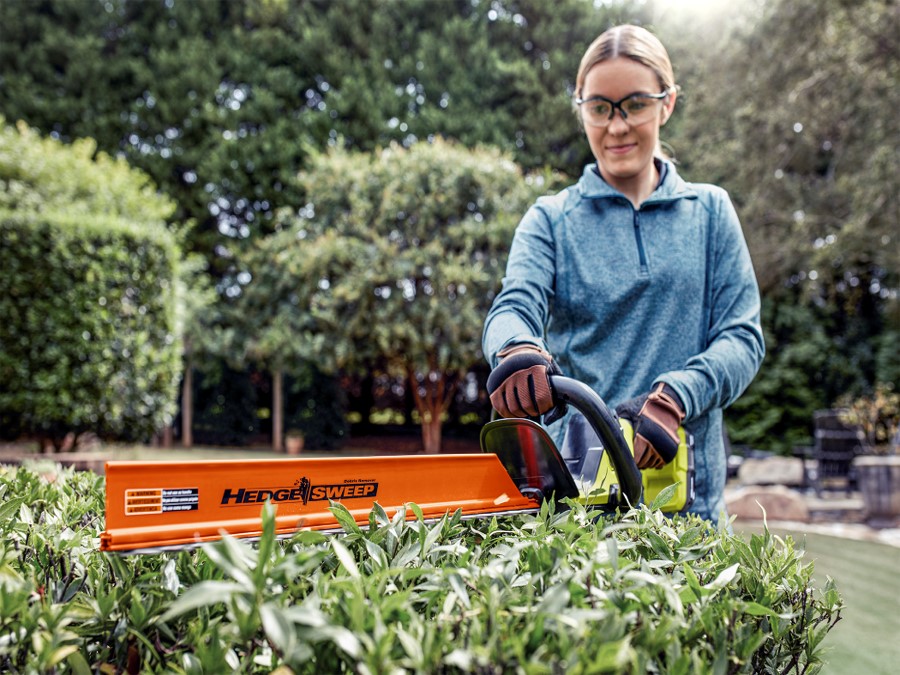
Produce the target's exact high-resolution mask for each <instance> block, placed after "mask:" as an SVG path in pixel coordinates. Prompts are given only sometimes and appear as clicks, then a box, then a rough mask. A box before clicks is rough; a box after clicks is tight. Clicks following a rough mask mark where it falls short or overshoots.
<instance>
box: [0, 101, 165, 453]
mask: <svg viewBox="0 0 900 675" xmlns="http://www.w3.org/2000/svg"><path fill="white" fill-rule="evenodd" d="M173 210H174V204H173V203H172V202H171V200H168V199H167V198H165V197H162V196H161V195H159V194H158V193H157V192H156V190H155V188H154V186H153V185H152V183H151V182H150V180H149V179H148V177H147V176H146V175H145V174H143V173H141V172H139V171H136V170H134V169H132V168H130V167H129V166H128V165H127V164H126V163H125V162H124V161H123V160H120V159H113V158H111V157H109V156H107V155H104V154H103V153H97V152H96V144H95V143H94V142H93V141H92V140H90V139H82V140H80V141H76V142H75V143H73V144H72V145H66V144H63V143H60V142H59V141H56V140H54V139H51V138H42V137H40V136H39V135H38V134H37V133H36V132H34V131H33V130H31V129H29V128H28V127H27V126H26V125H24V124H22V123H19V125H18V126H17V127H11V126H8V125H5V124H4V120H3V118H2V117H0V270H3V273H2V274H0V317H2V321H0V382H2V383H3V385H2V388H0V427H2V430H3V431H2V435H3V436H4V437H7V438H9V437H16V436H17V435H19V434H23V433H24V434H31V435H35V436H37V437H39V438H41V439H42V440H43V441H44V442H53V443H54V444H56V445H59V442H60V441H61V439H62V438H63V437H64V436H65V435H66V434H68V433H70V432H74V433H79V432H82V431H91V432H94V433H96V434H98V435H100V436H102V437H111V438H117V439H123V440H130V439H145V438H148V437H149V436H150V435H151V434H152V433H153V432H155V431H156V430H157V429H159V428H161V427H162V426H164V424H166V423H167V422H168V421H169V420H170V419H171V417H172V415H173V414H174V408H175V399H176V395H177V384H178V378H179V376H180V361H179V354H180V351H179V349H180V340H179V338H178V336H177V334H176V333H177V330H176V323H175V288H176V274H177V270H178V264H179V260H180V252H179V250H178V247H177V245H176V241H175V235H174V234H173V233H172V232H170V231H169V229H168V228H167V227H166V224H165V218H167V217H168V216H170V215H171V214H172V212H173Z"/></svg>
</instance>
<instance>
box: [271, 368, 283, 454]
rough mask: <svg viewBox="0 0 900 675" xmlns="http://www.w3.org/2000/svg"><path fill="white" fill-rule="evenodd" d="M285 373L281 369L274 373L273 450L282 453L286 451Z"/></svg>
mask: <svg viewBox="0 0 900 675" xmlns="http://www.w3.org/2000/svg"><path fill="white" fill-rule="evenodd" d="M283 410H284V372H283V371H282V370H281V369H280V368H279V369H278V370H274V371H272V449H273V450H274V451H275V452H281V451H282V450H283V449H284V442H283V440H282V439H283V438H284V421H283V418H282V411H283Z"/></svg>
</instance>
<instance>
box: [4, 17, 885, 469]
mask: <svg viewBox="0 0 900 675" xmlns="http://www.w3.org/2000/svg"><path fill="white" fill-rule="evenodd" d="M624 21H629V22H633V23H639V24H642V25H646V26H648V27H650V28H651V29H652V30H654V31H655V32H656V33H657V34H659V35H660V37H661V38H662V40H663V42H664V43H665V44H667V45H668V47H669V51H670V53H671V55H672V58H673V62H674V65H675V69H676V78H677V80H678V81H679V83H680V85H681V93H680V97H679V104H678V108H677V110H676V113H675V115H674V117H673V119H672V121H671V122H670V123H669V124H668V125H667V126H666V127H665V133H664V141H666V143H667V144H668V146H669V147H670V148H671V150H672V152H673V154H674V156H675V157H676V158H677V160H678V162H679V165H680V168H679V170H680V171H681V172H682V173H683V174H684V175H685V177H686V178H688V179H689V180H696V181H702V182H714V183H718V184H720V185H722V186H723V187H725V188H726V189H728V190H729V192H730V194H731V195H732V197H733V199H734V201H735V203H736V205H737V207H738V211H739V213H740V214H741V217H742V221H743V224H744V230H745V233H746V235H747V239H748V242H749V244H750V247H751V253H752V255H753V259H754V263H755V266H756V270H757V275H758V277H759V280H760V284H761V287H762V290H763V294H764V296H765V302H766V309H765V315H764V321H765V329H766V335H767V338H768V340H769V343H768V347H769V349H768V356H767V359H766V362H765V363H764V364H763V368H762V371H761V372H760V374H759V376H758V378H757V380H756V381H755V382H754V384H753V385H751V388H750V390H749V391H748V392H747V394H746V395H745V397H744V399H742V400H741V402H739V403H738V404H737V405H736V406H735V407H734V408H733V409H732V410H731V411H729V413H728V422H729V428H730V431H731V433H732V435H733V436H734V439H735V442H739V443H746V444H751V445H754V446H757V447H763V448H770V449H778V450H782V451H787V450H788V449H789V448H790V446H791V445H793V444H795V443H799V442H805V441H808V440H810V439H809V432H810V428H809V427H810V421H811V416H812V411H813V410H815V409H816V408H821V407H826V406H829V405H831V404H833V402H834V401H836V400H837V399H838V398H839V397H840V396H841V395H844V394H849V395H855V394H860V393H864V392H867V391H869V392H870V391H872V390H873V389H874V387H875V385H876V384H879V383H880V384H884V385H887V386H889V387H890V386H892V387H894V388H896V387H897V383H898V379H900V364H898V357H897V354H898V353H900V350H898V345H900V303H898V296H897V294H898V288H900V246H898V245H897V231H898V230H897V228H898V222H900V217H898V205H897V201H896V199H895V198H894V196H895V195H896V194H897V193H898V188H900V184H898V178H897V173H896V171H894V167H893V164H894V162H893V158H894V157H895V155H896V145H897V141H898V139H900V118H898V116H897V115H893V114H890V113H889V112H888V111H892V110H896V109H897V108H898V107H900V100H898V97H900V89H898V88H897V87H896V82H897V81H898V79H900V65H898V64H900V53H898V41H897V39H896V35H897V34H900V14H898V13H897V11H896V6H895V3H893V2H890V1H889V0H862V1H860V2H845V1H844V0H824V1H819V0H799V1H797V0H772V1H771V2H765V3H762V2H745V3H722V4H721V5H720V6H710V5H707V6H706V10H705V12H704V13H701V12H698V11H692V10H691V5H690V3H668V2H662V1H660V2H654V1H649V2H642V3H633V2H624V1H623V2H609V3H600V4H599V5H598V4H597V3H594V2H590V1H589V0H559V1H557V2H554V3H547V2H544V1H543V0H496V1H491V2H486V1H481V2H478V1H476V2H470V1H469V0H390V1H387V0H385V1H381V2H375V3H372V2H368V1H366V0H342V2H328V1H326V0H311V1H304V2H301V1H300V0H206V1H204V2H166V0H142V1H138V2H135V1H133V0H107V1H105V2H97V1H96V0H66V1H62V0H42V1H41V2H30V1H28V0H7V1H6V2H3V3H0V25H2V26H3V40H2V41H0V82H2V86H0V114H3V115H5V116H6V117H7V119H9V120H11V121H14V120H19V119H22V120H25V122H27V124H29V125H31V126H33V127H34V128H36V129H38V130H40V132H41V133H42V134H44V135H49V136H51V137H53V138H56V139H60V140H63V141H66V142H71V141H75V140H76V139H79V138H91V139H95V141H93V142H95V143H96V146H93V145H91V143H92V141H83V142H82V145H81V146H79V147H80V148H81V149H80V150H79V151H78V152H89V151H90V152H94V147H96V148H97V150H98V151H102V152H106V153H110V154H111V155H115V156H121V157H123V158H125V159H126V160H127V161H128V163H129V164H130V165H132V166H135V167H138V168H140V169H142V170H143V171H145V172H146V174H147V175H149V176H150V177H152V179H153V181H154V182H155V183H156V184H157V185H159V187H160V188H161V189H162V190H163V192H164V193H165V194H166V195H168V196H169V197H170V198H171V199H172V200H173V202H174V203H175V205H176V207H175V210H174V211H173V212H171V213H170V214H169V215H167V216H164V217H166V218H167V219H168V221H169V223H170V225H171V226H172V227H173V228H174V229H177V230H178V231H179V232H181V231H182V229H183V227H182V226H181V225H179V224H180V223H186V222H191V223H194V227H192V228H191V229H189V230H186V231H184V233H183V236H184V241H185V250H186V251H187V252H189V253H193V254H196V255H197V256H199V258H200V259H201V260H202V263H203V264H202V266H201V269H203V270H205V272H204V273H208V274H209V281H208V286H209V287H211V288H213V287H214V288H215V289H216V290H217V291H218V294H219V296H218V297H219V302H218V303H216V305H215V306H214V307H212V308H210V307H209V306H205V307H202V308H201V310H202V312H201V313H202V315H203V317H201V318H203V321H200V322H199V323H198V324H197V325H199V326H200V327H201V329H200V330H194V331H193V335H194V336H196V339H195V340H193V341H192V342H191V343H190V344H189V345H186V347H187V348H186V352H188V353H190V354H191V355H192V357H193V360H192V361H191V362H190V363H198V360H202V359H203V358H208V357H209V355H211V354H215V353H221V352H222V349H223V345H222V343H220V342H216V340H208V339H207V338H209V336H210V335H212V334H213V332H214V331H211V330H209V329H208V328H209V326H211V325H212V326H214V325H217V324H218V325H222V324H223V322H224V321H225V320H224V319H223V316H225V315H226V314H227V311H225V310H227V308H228V306H229V305H230V303H231V302H232V300H233V299H234V298H236V297H238V296H240V295H241V293H242V290H243V289H244V288H245V287H246V286H247V284H248V283H249V282H250V280H251V279H252V278H253V275H252V274H250V272H249V271H248V270H249V267H250V262H249V261H250V260H252V256H253V253H248V251H252V250H253V249H254V247H255V246H256V245H257V243H260V242H262V240H263V239H265V238H266V237H268V236H270V235H274V236H276V237H278V236H279V230H280V229H281V228H282V227H283V226H284V221H283V219H282V218H281V217H280V216H279V214H280V213H282V212H281V211H280V210H281V209H288V210H292V211H293V212H295V213H300V212H302V211H303V209H304V208H305V207H306V204H307V203H308V202H309V201H310V197H309V195H308V194H307V193H306V192H305V190H304V187H303V185H302V184H301V183H300V182H298V181H297V180H296V179H295V177H296V175H297V173H298V172H300V171H303V170H309V169H310V168H312V167H313V166H315V162H316V159H315V158H316V157H317V156H318V155H319V154H322V153H324V152H326V151H327V150H328V149H338V150H349V151H354V152H356V151H361V152H373V151H378V150H380V149H382V148H385V147H388V146H389V145H390V143H392V142H395V143H398V144H400V145H401V146H404V147H408V148H411V147H413V146H415V145H416V144H417V143H422V142H432V141H433V140H434V139H436V138H438V137H445V138H447V139H453V140H454V141H455V142H457V143H459V144H460V145H462V146H464V147H468V148H474V147H475V146H477V145H479V144H488V145H492V146H495V147H497V148H499V149H500V150H501V151H502V152H504V153H507V154H508V156H510V157H512V158H513V160H514V161H515V162H516V163H517V164H519V165H520V166H521V167H522V168H523V170H524V171H526V172H530V171H533V170H544V169H548V170H550V171H556V172H560V173H561V174H563V175H568V176H577V175H578V174H579V173H580V171H581V168H582V166H583V165H584V163H586V162H587V161H589V159H590V154H589V149H588V147H587V144H586V143H585V142H584V140H583V137H582V134H581V132H580V130H579V128H578V125H577V122H576V120H575V118H574V116H573V115H572V111H571V105H570V95H571V90H572V84H573V80H574V76H575V72H576V70H577V65H578V60H579V58H580V55H581V53H582V52H583V49H584V47H585V46H586V45H587V44H588V43H589V42H590V41H591V39H593V38H594V37H595V36H596V35H597V34H599V33H600V32H601V31H602V30H603V29H605V28H606V27H608V26H610V25H613V24H615V23H621V22H624ZM0 153H2V148H0ZM94 154H97V156H98V157H100V155H99V154H98V153H96V152H94ZM0 157H2V154H0ZM103 161H106V160H103ZM556 184H557V183H554V185H556ZM547 186H548V187H547V189H551V187H550V184H549V183H548V184H547ZM17 194H18V193H17V192H16V189H15V183H14V182H10V183H9V186H8V189H7V190H6V191H5V193H0V199H6V200H10V199H12V200H19V199H20V198H19V197H18V196H17ZM316 197H317V198H318V197H319V196H318V195H317V196H316ZM313 201H315V200H313ZM358 225H360V226H361V225H362V223H358ZM260 245H261V246H263V248H265V246H267V245H268V244H266V243H260ZM339 253H340V251H337V252H335V255H336V256H338V254H339ZM248 255H249V257H248ZM335 259H336V260H338V259H339V258H337V257H336V258H335ZM257 273H258V272H257ZM394 277H395V278H394V279H392V281H393V282H395V283H396V282H403V281H404V279H403V278H402V274H401V273H400V272H399V271H398V272H397V273H396V274H395V275H394ZM497 282H499V276H498V278H497ZM207 320H208V321H207ZM204 321H207V323H204ZM195 327H196V326H195ZM186 329H187V330H188V332H189V333H190V330H191V325H187V326H186ZM463 357H468V359H469V361H470V362H471V363H474V362H475V361H476V360H477V359H478V354H477V353H476V352H471V353H468V354H460V358H463ZM367 367H369V368H370V369H373V370H379V369H380V368H381V367H382V366H381V364H378V363H374V362H372V363H369V364H367Z"/></svg>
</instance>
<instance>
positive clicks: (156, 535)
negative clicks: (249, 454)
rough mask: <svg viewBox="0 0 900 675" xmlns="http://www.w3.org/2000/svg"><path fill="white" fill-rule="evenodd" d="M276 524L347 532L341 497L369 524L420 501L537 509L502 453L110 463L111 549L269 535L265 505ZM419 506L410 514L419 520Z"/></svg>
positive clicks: (432, 515) (443, 509)
mask: <svg viewBox="0 0 900 675" xmlns="http://www.w3.org/2000/svg"><path fill="white" fill-rule="evenodd" d="M267 501H271V502H272V503H273V504H274V505H275V507H276V516H275V530H276V534H277V535H279V536H290V535H291V534H293V533H295V532H297V531H298V530H301V529H309V530H339V529H340V525H339V523H338V521H337V519H336V518H335V517H334V515H333V514H332V513H331V511H329V507H330V506H331V502H332V501H334V502H340V503H341V504H343V505H344V506H345V507H346V508H347V509H348V510H349V511H350V513H351V514H352V515H353V517H354V519H355V520H356V522H357V523H359V524H360V525H365V524H367V523H368V519H369V513H370V512H371V510H372V507H373V506H374V505H375V504H376V503H377V504H380V505H381V506H382V507H383V508H384V509H385V511H386V512H387V513H388V515H389V516H393V515H394V514H395V513H396V512H397V510H398V509H400V508H402V507H403V506H404V505H406V504H408V503H410V502H414V503H415V504H417V505H418V506H419V507H420V508H421V510H422V513H423V515H424V517H425V518H426V519H436V518H440V517H442V516H443V515H444V514H445V513H447V512H453V511H456V510H457V509H460V510H461V511H462V514H463V515H464V516H486V515H493V514H510V513H516V512H534V511H536V510H537V509H538V508H539V503H538V501H537V500H535V499H531V498H527V497H523V496H522V494H521V493H520V492H519V490H518V488H516V485H515V484H514V483H513V481H512V479H511V478H510V477H509V475H508V474H507V472H506V469H504V467H503V465H502V464H501V463H500V460H499V459H498V458H497V456H496V455H494V454H483V455H477V454H471V455H436V456H415V455H413V456H396V457H335V458H324V459H313V458H304V459H269V460H252V461H249V460H248V461H245V460H226V461H196V462H107V464H106V531H105V532H103V533H102V534H101V535H100V549H101V550H103V551H122V552H146V551H148V550H153V551H155V550H160V549H166V548H182V547H186V546H193V545H196V544H199V543H202V542H204V541H212V540H215V539H219V538H221V537H222V535H223V533H228V534H230V535H232V536H235V537H259V536H260V535H261V534H262V517H261V512H262V507H263V505H264V504H265V503H266V502H267ZM414 517H415V515H414V514H413V512H412V511H411V510H408V511H407V518H410V519H411V518H414Z"/></svg>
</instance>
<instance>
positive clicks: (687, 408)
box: [483, 25, 765, 522]
mask: <svg viewBox="0 0 900 675" xmlns="http://www.w3.org/2000/svg"><path fill="white" fill-rule="evenodd" d="M676 99H677V88H676V85H675V79H674V74H673V71H672V65H671V63H670V61H669V57H668V54H667V53H666V50H665V48H664V47H663V45H662V44H661V43H660V42H659V40H658V39H657V38H656V37H655V36H653V35H652V34H651V33H649V32H648V31H646V30H644V29H643V28H640V27H637V26H627V25H626V26H618V27H615V28H612V29H610V30H608V31H606V32H605V33H603V34H602V35H601V36H600V37H598V38H597V39H596V40H595V41H594V42H593V43H592V44H591V45H590V47H589V48H588V50H587V51H586V52H585V54H584V57H583V58H582V60H581V65H580V67H579V70H578V75H577V79H576V90H575V101H574V102H575V107H576V110H577V113H578V116H579V119H580V120H581V123H582V126H583V128H584V132H585V135H586V136H587V140H588V144H589V145H590V147H591V151H592V153H593V155H594V158H595V160H596V163H593V164H590V165H588V166H587V167H585V169H584V172H583V174H582V177H581V179H580V180H579V181H578V182H577V183H576V184H575V185H572V186H570V187H568V188H566V189H565V190H563V191H562V192H560V193H559V194H557V195H554V196H550V197H542V198H540V199H538V201H537V202H536V203H535V204H534V205H533V206H532V207H531V208H530V209H529V210H528V212H527V213H526V214H525V216H524V218H523V219H522V221H521V223H520V224H519V226H518V228H517V229H516V233H515V237H514V238H513V242H512V247H511V249H510V255H509V262H508V265H507V270H506V276H505V277H504V279H503V288H502V291H501V292H500V294H499V295H498V296H497V298H496V300H495V301H494V304H493V306H492V308H491V310H490V312H489V314H488V316H487V320H486V322H485V328H484V336H483V348H484V353H485V355H486V356H487V358H488V359H489V360H490V362H491V365H492V366H494V367H495V368H497V367H498V365H499V364H500V363H501V362H502V361H503V360H505V359H507V358H509V357H510V356H512V355H517V358H516V359H513V360H511V361H509V362H507V366H505V367H504V368H505V370H504V371H503V372H502V378H500V382H499V385H496V386H495V391H493V392H492V393H491V402H492V403H493V405H494V407H495V408H496V409H497V410H498V412H500V414H501V415H503V416H505V417H522V416H534V415H537V414H543V413H544V412H547V411H548V410H549V409H550V408H551V407H552V401H551V397H550V388H549V382H548V375H547V373H548V369H549V367H550V364H551V363H552V362H555V363H554V365H553V367H554V368H555V367H556V365H557V364H558V366H559V368H560V369H561V370H562V372H564V373H565V374H566V375H567V376H569V377H573V378H575V379H577V380H580V381H582V382H584V383H585V384H587V385H588V386H590V387H591V388H593V389H594V390H595V391H597V392H598V393H599V394H600V395H601V396H602V397H603V398H604V400H606V401H607V403H610V404H611V405H614V406H617V410H618V411H619V414H620V415H624V416H627V417H629V418H631V419H632V420H633V421H634V423H635V427H636V432H637V434H636V439H635V459H636V461H637V462H638V466H639V467H640V468H645V467H648V466H659V465H660V464H662V463H663V462H666V461H670V460H671V459H672V457H674V453H675V449H676V448H677V435H676V432H677V428H678V426H679V425H681V424H683V425H684V427H685V429H686V430H687V431H689V432H691V433H693V435H694V438H695V444H696V445H695V467H696V476H695V481H696V498H695V500H694V503H693V506H692V507H691V511H692V512H695V513H698V514H699V515H700V516H702V517H703V518H706V519H709V520H712V521H714V522H716V521H718V518H719V516H720V514H721V513H724V509H725V504H724V498H723V490H724V486H725V477H726V456H725V449H724V443H723V429H722V409H723V408H724V407H726V406H728V405H729V404H731V403H732V402H734V400H735V399H737V397H738V396H740V394H741V393H742V392H743V391H744V389H746V387H747V385H749V384H750V381H751V380H752V379H753V377H754V375H755V374H756V371H757V370H758V368H759V365H760V363H761V361H762V358H763V356H764V353H765V346H764V343H763V336H762V330H761V328H760V324H759V289H758V287H757V283H756V277H755V275H754V272H753V267H752V264H751V261H750V255H749V253H748V251H747V245H746V243H745V241H744V237H743V234H742V232H741V226H740V222H739V221H738V218H737V214H736V213H735V210H734V207H733V206H732V204H731V201H730V200H729V198H728V195H727V194H726V193H725V191H724V190H722V189H721V188H718V187H715V186H712V185H704V184H692V183H686V182H684V181H683V180H682V179H681V178H680V177H679V176H678V173H677V172H676V170H675V167H674V165H673V164H672V163H671V162H669V161H667V160H666V159H665V158H664V157H663V155H662V152H661V150H660V143H659V133H660V127H662V126H663V125H665V123H666V122H667V121H668V119H669V117H670V116H671V115H672V113H673V111H674V109H675V103H676ZM520 355H527V358H524V360H523V358H522V356H520ZM506 371H509V372H506ZM497 374H501V372H500V371H499V370H498V371H497ZM493 379H494V380H495V382H496V381H497V379H498V378H493ZM564 427H565V425H564V424H554V425H552V426H551V433H552V434H554V435H555V437H556V440H557V442H559V441H560V440H561V436H562V434H563V430H564Z"/></svg>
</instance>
